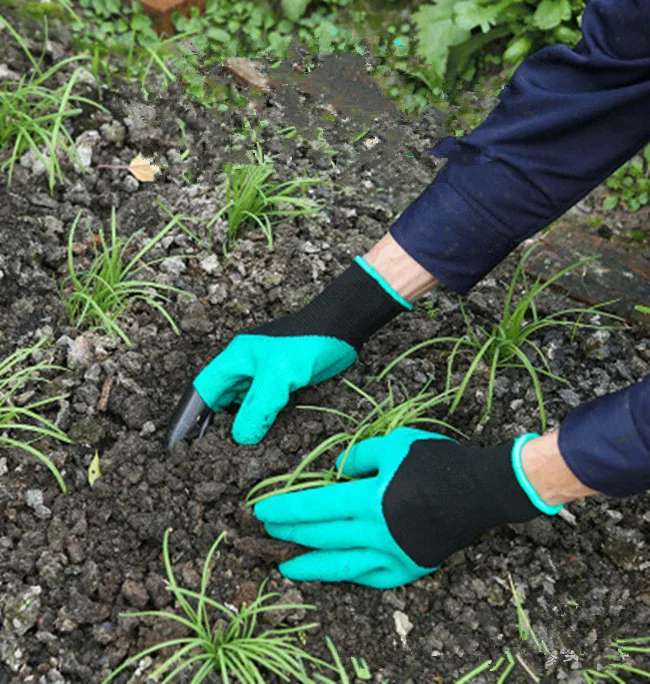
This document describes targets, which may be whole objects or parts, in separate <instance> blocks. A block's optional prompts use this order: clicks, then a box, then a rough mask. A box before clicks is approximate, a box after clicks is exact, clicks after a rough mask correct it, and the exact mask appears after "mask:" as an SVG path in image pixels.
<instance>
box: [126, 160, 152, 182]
mask: <svg viewBox="0 0 650 684" xmlns="http://www.w3.org/2000/svg"><path fill="white" fill-rule="evenodd" d="M126 168H127V169H128V170H129V171H130V172H131V173H132V174H133V175H134V176H135V177H136V178H137V179H138V180H139V181H141V182H142V183H151V182H152V181H153V177H154V176H155V175H156V174H157V173H159V172H160V167H159V166H156V165H155V164H152V163H151V159H146V158H145V157H143V156H142V153H140V154H138V155H137V156H136V157H134V158H133V159H132V160H131V163H130V164H129V165H128V166H127V167H126Z"/></svg>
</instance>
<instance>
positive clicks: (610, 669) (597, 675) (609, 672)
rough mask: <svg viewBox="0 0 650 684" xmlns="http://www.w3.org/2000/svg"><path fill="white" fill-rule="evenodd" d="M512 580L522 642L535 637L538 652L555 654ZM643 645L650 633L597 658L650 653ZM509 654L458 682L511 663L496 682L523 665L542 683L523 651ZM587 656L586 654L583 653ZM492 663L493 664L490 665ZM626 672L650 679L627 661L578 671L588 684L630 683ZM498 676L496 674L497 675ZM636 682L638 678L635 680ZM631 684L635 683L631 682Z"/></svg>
mask: <svg viewBox="0 0 650 684" xmlns="http://www.w3.org/2000/svg"><path fill="white" fill-rule="evenodd" d="M508 579H509V582H510V591H511V592H512V595H513V598H514V601H515V607H516V610H517V626H518V630H519V638H520V639H521V640H522V641H527V640H528V637H529V636H530V637H532V641H533V643H534V644H535V647H536V649H537V652H538V653H541V654H543V655H545V656H551V655H552V651H551V649H550V648H549V647H548V646H547V645H546V642H545V641H544V640H543V639H542V640H541V641H540V639H538V638H537V636H536V635H535V632H534V631H533V628H532V626H531V624H530V618H529V617H528V615H527V613H526V611H525V610H524V608H523V606H522V604H521V597H520V595H519V593H518V592H517V590H516V589H515V586H514V583H513V581H512V576H511V575H510V573H508ZM642 644H650V636H647V637H634V638H631V639H616V641H614V642H612V643H611V644H610V647H611V648H613V649H615V650H616V651H617V653H618V655H601V656H597V657H596V661H597V662H600V660H608V661H611V660H621V659H623V658H625V657H627V656H628V655H629V654H633V653H643V654H648V653H650V646H643V645H642ZM504 652H505V657H503V656H502V657H500V658H499V659H498V660H497V662H496V663H495V664H494V665H492V659H488V660H484V661H483V662H482V663H481V664H480V665H478V666H477V667H475V668H474V669H473V670H471V671H470V672H468V673H467V674H465V675H463V676H462V677H461V678H460V679H457V680H456V681H455V683H454V684H470V683H471V682H472V681H473V679H474V678H475V677H476V676H477V675H478V674H480V673H481V672H484V671H485V670H487V669H488V668H489V671H490V672H498V670H499V669H500V668H501V666H502V665H503V664H504V663H505V662H507V665H506V668H505V670H503V671H502V672H501V673H500V674H499V678H498V679H495V680H494V682H495V684H504V683H505V682H507V681H508V678H509V675H510V672H511V670H512V669H513V668H514V667H515V666H516V665H517V664H519V665H520V666H521V667H522V668H523V670H524V671H525V672H526V674H527V676H528V678H527V681H528V680H530V681H532V682H541V681H542V679H543V678H542V676H541V675H538V674H537V673H536V672H535V671H534V669H533V668H532V667H531V666H530V665H529V664H528V663H527V662H526V661H525V660H524V659H523V657H522V656H521V654H516V656H515V657H513V655H512V653H511V652H510V650H509V649H504ZM581 655H583V654H581ZM491 665H492V667H490V666H491ZM625 673H629V674H633V675H640V676H641V677H646V678H648V679H650V672H649V671H647V670H643V669H641V668H638V667H634V666H632V665H627V664H626V663H620V662H619V663H611V662H609V663H608V664H607V665H605V667H604V668H603V669H601V670H596V669H594V668H584V669H581V670H578V674H580V675H582V676H583V678H584V680H585V681H586V682H587V684H597V682H599V681H601V680H603V679H605V680H609V681H611V682H616V684H627V682H626V680H625V679H623V678H622V676H621V675H624V674H625ZM496 676H497V675H495V677H496ZM635 681H636V680H635ZM630 684H631V682H630Z"/></svg>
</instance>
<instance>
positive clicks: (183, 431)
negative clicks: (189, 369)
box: [167, 384, 215, 454]
mask: <svg viewBox="0 0 650 684" xmlns="http://www.w3.org/2000/svg"><path fill="white" fill-rule="evenodd" d="M214 413H215V412H214V411H213V410H212V409H211V408H210V407H209V406H208V405H207V404H206V403H205V402H204V401H203V399H201V397H200V396H199V393H198V392H197V391H196V390H195V389H194V385H193V384H190V385H188V387H187V388H186V390H185V392H183V396H182V397H181V398H180V400H179V402H178V405H177V406H176V411H175V412H174V416H173V418H172V421H171V424H170V427H169V437H168V440H167V450H168V451H169V453H170V454H171V452H172V449H173V448H174V444H176V442H182V441H183V440H186V439H196V438H199V439H200V438H201V437H203V436H204V435H205V433H206V432H207V430H208V428H209V427H210V424H211V423H212V420H213V418H214Z"/></svg>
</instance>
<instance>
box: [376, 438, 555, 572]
mask: <svg viewBox="0 0 650 684" xmlns="http://www.w3.org/2000/svg"><path fill="white" fill-rule="evenodd" d="M513 444H514V440H513V441H510V442H508V443H507V444H504V445H502V446H498V447H489V448H477V447H468V446H463V445H460V444H458V443H456V442H452V441H450V440H434V439H424V440H420V441H417V442H414V443H413V444H412V446H411V449H410V451H409V454H408V456H407V457H406V458H405V459H404V461H403V462H402V465H401V466H400V467H399V468H398V470H397V472H396V473H395V475H394V477H393V479H392V480H391V482H390V484H389V485H388V488H387V489H386V493H385V494H384V498H383V512H384V517H385V518H386V522H387V524H388V528H389V530H390V532H391V534H392V536H393V538H394V539H395V541H396V542H397V543H398V544H399V546H400V547H401V548H402V550H403V551H404V552H405V553H406V554H408V555H409V556H410V557H411V558H412V559H413V560H414V561H415V562H416V563H417V564H418V565H421V566H422V567H425V568H433V567H437V566H438V565H440V563H441V562H442V561H443V560H444V559H445V558H447V557H448V556H449V555H450V554H452V553H453V552H454V551H458V550H459V549H462V548H465V547H466V546H469V545H470V544H472V543H473V542H474V541H475V540H476V539H477V538H478V537H479V536H480V535H481V534H482V533H483V532H485V531H487V530H489V529H490V528H492V527H495V526H497V525H503V524H505V523H514V522H524V521H527V520H532V519H533V518H536V517H537V516H539V515H541V514H542V512H541V511H540V510H539V509H538V508H537V507H536V506H534V505H533V503H532V502H531V501H530V499H529V498H528V495H527V494H526V492H525V491H524V490H523V489H522V487H521V485H520V484H519V481H518V480H517V476H516V475H515V472H514V470H513V468H512V460H511V459H512V456H511V454H512V447H513Z"/></svg>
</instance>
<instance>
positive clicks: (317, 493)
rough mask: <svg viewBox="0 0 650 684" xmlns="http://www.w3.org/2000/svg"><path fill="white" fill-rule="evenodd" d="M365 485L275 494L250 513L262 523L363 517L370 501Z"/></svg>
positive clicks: (350, 484)
mask: <svg viewBox="0 0 650 684" xmlns="http://www.w3.org/2000/svg"><path fill="white" fill-rule="evenodd" d="M371 497H372V492H370V491H369V488H368V486H367V482H365V481H357V482H340V483H338V484H334V485H326V486H324V487H317V488H315V489H309V490H307V491H303V492H290V493H289V494H276V495H275V496H271V497H269V498H268V499H264V500H263V501H260V502H258V503H256V504H255V506H254V508H253V512H254V513H255V516H256V517H257V518H258V520H261V521H262V522H263V523H273V524H280V525H286V524H296V523H323V522H329V521H333V520H345V519H351V518H367V517H368V516H367V513H368V508H369V505H370V502H371V501H372V499H371Z"/></svg>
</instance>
